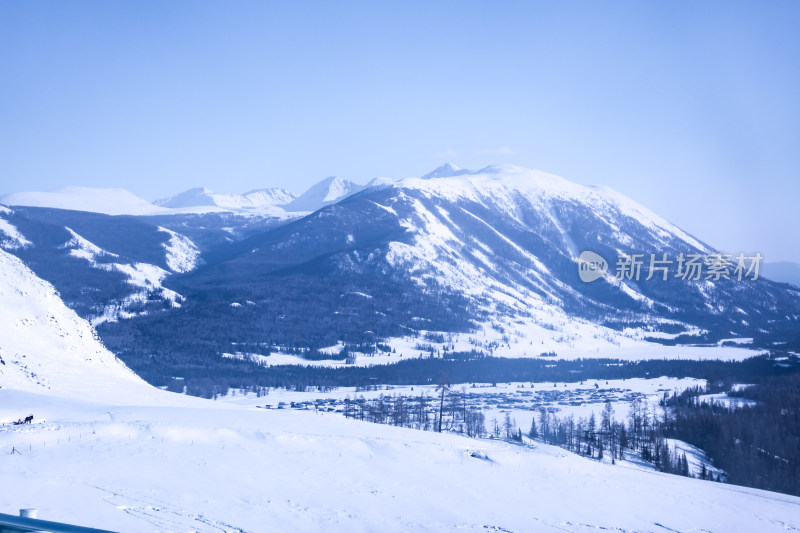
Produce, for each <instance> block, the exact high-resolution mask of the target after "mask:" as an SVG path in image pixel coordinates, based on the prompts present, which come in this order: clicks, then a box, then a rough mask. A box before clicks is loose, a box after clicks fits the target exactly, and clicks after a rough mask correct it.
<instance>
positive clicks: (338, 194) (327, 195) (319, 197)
mask: <svg viewBox="0 0 800 533" xmlns="http://www.w3.org/2000/svg"><path fill="white" fill-rule="evenodd" d="M363 189H364V186H363V185H359V184H357V183H353V182H352V181H349V180H345V179H342V178H339V177H336V176H331V177H329V178H325V179H324V180H322V181H320V182H319V183H316V184H314V185H312V186H311V187H310V188H309V189H308V190H307V191H306V192H304V193H303V194H301V195H300V196H298V197H297V198H296V199H294V200H292V201H291V202H289V203H288V204H286V206H285V209H286V210H287V211H316V210H317V209H319V208H321V207H324V206H326V205H330V204H332V203H335V202H337V201H340V200H343V199H344V198H347V197H348V196H350V195H352V194H355V193H357V192H359V191H361V190H363Z"/></svg>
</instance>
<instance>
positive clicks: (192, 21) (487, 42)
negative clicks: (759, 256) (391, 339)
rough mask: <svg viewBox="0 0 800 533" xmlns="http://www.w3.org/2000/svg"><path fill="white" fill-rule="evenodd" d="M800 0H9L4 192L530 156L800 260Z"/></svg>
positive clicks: (175, 185) (380, 171)
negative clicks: (342, 0) (358, 0)
mask: <svg viewBox="0 0 800 533" xmlns="http://www.w3.org/2000/svg"><path fill="white" fill-rule="evenodd" d="M798 28H800V2H755V1H752V2H729V1H725V2H716V3H715V2H705V1H703V2H685V3H681V2H646V1H636V2H630V3H627V2H586V3H576V2H555V1H554V2H541V3H537V2H477V1H476V2H470V1H457V2H438V1H423V2H414V1H402V2H364V3H353V2H345V3H339V2H319V3H314V2H282V3H268V2H236V1H233V2H227V1H226V2H221V1H220V2H204V1H195V0H192V1H185V2H181V1H169V2H161V1H142V0H137V1H131V2H124V1H113V2H108V1H97V2H81V1H75V0H71V1H69V2H64V1H58V2H22V1H16V0H0V51H2V52H0V192H3V193H5V192H16V191H22V190H49V189H53V188H56V187H60V186H63V185H86V186H113V187H122V188H126V189H129V190H131V191H133V192H134V193H136V194H138V195H140V196H142V197H144V198H147V199H151V200H152V199H155V198H158V197H162V196H166V195H169V194H173V193H176V192H179V191H181V190H184V189H187V188H189V187H193V186H200V185H204V186H207V187H210V188H212V189H214V190H216V191H219V192H244V191H247V190H250V189H254V188H260V187H268V186H281V187H285V188H287V189H290V190H293V191H295V192H301V191H302V190H303V189H304V188H306V187H307V186H309V185H310V184H312V183H313V182H315V181H318V180H319V179H321V178H324V177H326V176H329V175H339V176H343V177H346V178H350V179H353V180H354V181H358V182H365V181H367V180H368V179H370V178H372V177H375V176H379V175H381V176H392V177H405V176H412V175H421V174H423V173H424V172H426V171H428V170H430V169H431V168H433V167H435V166H437V165H439V164H441V163H442V162H444V161H451V162H453V163H455V164H457V165H459V166H462V167H468V168H477V167H481V166H484V165H486V164H490V163H515V164H519V165H522V166H526V167H531V168H538V169H542V170H546V171H549V172H553V173H556V174H559V175H562V176H564V177H566V178H567V179H570V180H572V181H576V182H579V183H585V184H604V185H608V186H611V187H613V188H615V189H617V190H619V191H621V192H623V193H625V194H627V195H628V196H630V197H632V198H633V199H635V200H637V201H639V202H641V203H643V204H644V205H646V206H648V207H650V208H651V209H653V210H654V211H656V212H658V213H659V214H661V215H663V216H665V217H666V218H668V219H670V220H671V221H673V222H675V223H677V224H678V225H680V226H681V227H683V228H684V229H686V230H688V231H690V232H691V233H693V234H695V235H697V236H698V237H700V238H702V239H704V240H706V241H707V242H709V243H711V244H712V245H715V246H717V247H721V248H725V249H728V250H729V251H735V252H738V251H761V252H762V253H763V254H764V255H765V256H766V258H767V260H795V261H800V224H799V223H798V222H797V218H796V215H795V213H796V212H797V207H796V204H797V201H798V199H800V97H798V95H800V31H798Z"/></svg>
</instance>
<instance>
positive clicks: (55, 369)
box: [0, 250, 150, 402]
mask: <svg viewBox="0 0 800 533" xmlns="http://www.w3.org/2000/svg"><path fill="white" fill-rule="evenodd" d="M0 329H2V335H0V386H2V387H3V388H8V389H15V390H25V391H32V392H44V391H47V392H50V393H53V394H57V395H59V396H71V397H77V398H94V399H98V400H103V401H111V402H113V401H115V400H119V399H121V398H124V397H125V394H126V393H127V392H131V391H134V392H136V393H143V392H146V391H149V390H150V387H149V385H146V384H145V383H144V382H143V381H142V380H141V379H139V378H138V377H137V376H136V375H135V374H134V373H133V372H131V371H130V370H129V369H128V368H126V367H125V365H124V364H122V362H120V361H119V360H118V359H117V358H116V357H115V356H114V354H112V353H111V352H109V351H108V350H107V349H106V348H105V347H104V346H103V345H102V343H101V342H100V340H99V338H98V337H97V334H96V333H95V331H94V330H93V329H92V328H91V326H90V325H89V324H88V323H87V322H86V321H85V320H83V319H81V318H80V317H78V315H77V314H76V313H75V312H74V311H72V310H71V309H69V308H67V306H66V305H64V303H63V302H62V301H61V299H60V298H59V296H58V293H57V292H56V291H55V289H53V287H52V286H51V285H50V284H49V283H46V282H45V281H43V280H41V279H39V278H38V277H36V275H35V274H34V273H33V272H32V271H31V270H30V269H29V268H28V267H27V266H25V265H24V264H23V263H22V261H20V260H19V259H17V258H16V257H14V256H12V255H11V254H9V253H7V252H5V251H3V250H0Z"/></svg>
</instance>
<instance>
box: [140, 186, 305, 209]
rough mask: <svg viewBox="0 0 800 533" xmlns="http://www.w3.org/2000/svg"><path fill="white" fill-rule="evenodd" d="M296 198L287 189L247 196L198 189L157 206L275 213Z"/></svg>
mask: <svg viewBox="0 0 800 533" xmlns="http://www.w3.org/2000/svg"><path fill="white" fill-rule="evenodd" d="M295 198H296V196H295V195H294V194H292V193H290V192H289V191H286V190H285V189H279V188H270V189H257V190H254V191H250V192H247V193H245V194H220V193H215V192H212V191H211V190H210V189H206V188H204V187H198V188H195V189H189V190H188V191H184V192H182V193H180V194H177V195H175V196H172V197H169V198H164V199H161V200H156V201H155V202H153V203H154V204H155V205H158V206H161V207H168V208H179V209H180V208H183V209H187V208H194V207H204V206H205V207H218V208H221V209H224V210H228V211H254V210H257V211H274V212H275V213H281V210H278V209H275V208H277V207H280V206H282V205H285V204H287V203H289V202H291V201H292V200H294V199H295Z"/></svg>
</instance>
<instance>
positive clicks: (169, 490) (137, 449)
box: [0, 390, 800, 533]
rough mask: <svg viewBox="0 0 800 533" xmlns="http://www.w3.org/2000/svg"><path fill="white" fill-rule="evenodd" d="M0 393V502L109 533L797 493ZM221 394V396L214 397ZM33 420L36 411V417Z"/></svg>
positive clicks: (363, 434)
mask: <svg viewBox="0 0 800 533" xmlns="http://www.w3.org/2000/svg"><path fill="white" fill-rule="evenodd" d="M205 403H206V404H207V405H208V407H207V408H205V409H198V408H180V407H174V406H163V407H107V406H104V405H101V404H95V405H91V404H86V403H78V402H69V401H63V400H59V401H54V399H52V398H50V397H43V396H35V395H32V394H21V393H17V392H13V391H5V390H0V419H1V420H3V421H6V422H7V421H9V420H11V419H16V417H17V416H18V415H17V413H23V414H25V413H28V412H31V411H34V412H36V413H37V415H39V418H42V419H44V420H45V422H42V423H38V424H33V425H31V426H20V427H9V426H5V427H2V428H0V449H2V450H3V451H6V450H8V451H10V450H11V449H12V447H13V448H14V449H16V450H17V451H19V452H20V454H14V455H5V456H4V457H5V458H4V460H3V461H0V478H1V479H3V483H2V484H0V501H2V502H3V505H4V506H5V507H6V509H4V510H6V511H11V512H13V510H15V509H18V508H30V507H34V508H37V509H38V510H39V516H40V517H42V518H47V519H53V520H62V521H65V522H71V523H80V524H82V525H86V526H92V527H102V528H106V529H111V530H114V531H121V532H128V531H130V532H134V531H136V532H156V531H161V532H166V531H171V532H189V531H192V532H198V533H211V532H220V531H226V532H248V533H256V532H258V533H265V532H272V531H275V532H283V531H294V532H298V533H300V532H306V531H307V532H312V531H314V532H315V531H329V532H340V531H341V532H345V531H346V532H352V531H363V532H366V531H381V532H394V531H397V532H403V533H407V532H423V531H424V532H430V531H456V530H457V531H464V532H487V531H494V532H509V531H514V532H528V531H530V532H539V531H542V532H550V531H552V532H563V531H571V532H590V531H591V532H594V531H615V532H640V531H641V532H644V531H705V532H719V533H729V532H733V531H736V532H738V531H741V532H755V531H757V532H759V533H769V532H773V531H775V532H785V531H796V530H797V529H798V528H800V513H798V509H800V498H796V497H792V496H786V495H782V494H776V493H770V492H765V491H760V490H755V489H747V488H743V487H737V486H731V485H724V484H720V483H713V482H709V481H700V480H695V479H689V478H685V477H680V476H674V475H669V474H660V473H655V472H652V471H644V470H641V469H639V468H637V467H636V466H635V465H634V464H631V463H626V462H618V463H617V465H614V466H612V465H608V464H602V463H598V462H596V461H592V460H589V459H586V458H583V457H579V456H577V455H573V454H570V453H568V452H565V451H563V450H561V449H559V448H553V447H550V446H546V445H541V444H537V445H536V447H528V446H520V445H513V444H509V443H506V442H502V441H499V440H488V439H482V440H478V439H469V438H465V437H459V436H456V435H452V434H446V433H445V434H439V433H433V432H423V431H417V430H411V429H404V428H396V427H393V426H388V425H374V424H369V423H366V422H359V421H355V420H346V419H344V418H343V417H342V416H341V415H339V414H335V413H326V414H314V413H313V412H301V411H294V410H282V411H279V410H264V409H248V408H243V407H240V408H235V409H234V408H232V406H227V405H226V402H221V401H217V402H212V401H207V402H205ZM225 407H227V408H225ZM39 418H37V420H39Z"/></svg>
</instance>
